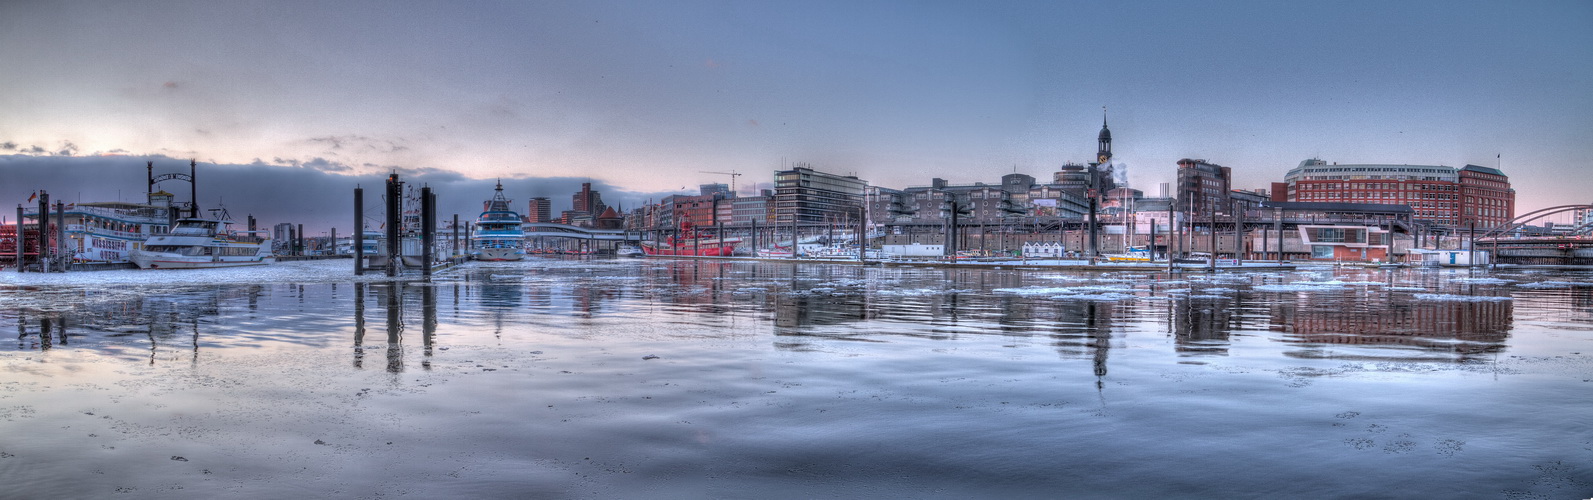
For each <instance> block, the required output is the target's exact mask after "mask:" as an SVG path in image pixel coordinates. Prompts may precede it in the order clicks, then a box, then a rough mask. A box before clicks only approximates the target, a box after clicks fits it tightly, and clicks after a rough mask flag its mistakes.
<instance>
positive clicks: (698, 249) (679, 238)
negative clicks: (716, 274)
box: [642, 222, 741, 257]
mask: <svg viewBox="0 0 1593 500" xmlns="http://www.w3.org/2000/svg"><path fill="white" fill-rule="evenodd" d="M740 243H741V238H720V237H717V236H708V235H705V234H701V233H698V232H697V231H696V230H695V229H693V228H692V225H691V222H686V223H683V224H681V231H680V234H679V235H676V236H671V237H669V239H666V240H664V241H663V242H662V243H659V244H653V243H651V242H645V241H644V242H642V252H643V253H646V254H647V255H648V256H689V257H729V256H730V254H731V252H734V251H735V250H736V245H737V244H740Z"/></svg>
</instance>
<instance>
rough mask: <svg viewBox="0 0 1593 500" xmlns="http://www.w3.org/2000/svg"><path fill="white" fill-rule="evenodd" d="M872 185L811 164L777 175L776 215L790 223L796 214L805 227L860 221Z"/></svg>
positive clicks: (775, 174)
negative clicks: (866, 194) (818, 168)
mask: <svg viewBox="0 0 1593 500" xmlns="http://www.w3.org/2000/svg"><path fill="white" fill-rule="evenodd" d="M867 186H868V182H867V181H864V180H861V179H858V178H857V177H856V176H850V175H848V176H841V175H835V174H828V173H824V172H820V171H817V170H813V168H812V167H809V166H807V165H801V166H797V167H795V168H792V169H791V170H780V171H776V172H775V173H774V204H775V206H774V215H775V220H776V221H781V222H789V221H790V220H791V217H792V216H793V215H795V216H796V218H797V221H798V222H799V223H803V224H822V223H827V222H833V221H840V220H846V219H847V218H851V219H853V220H856V218H857V217H858V215H859V214H858V211H859V210H860V208H861V207H862V205H863V190H864V188H865V187H867Z"/></svg>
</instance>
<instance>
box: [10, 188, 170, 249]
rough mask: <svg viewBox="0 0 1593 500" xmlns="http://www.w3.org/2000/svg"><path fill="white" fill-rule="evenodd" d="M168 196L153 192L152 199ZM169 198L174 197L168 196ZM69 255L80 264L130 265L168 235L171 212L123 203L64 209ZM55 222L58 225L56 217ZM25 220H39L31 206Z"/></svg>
mask: <svg viewBox="0 0 1593 500" xmlns="http://www.w3.org/2000/svg"><path fill="white" fill-rule="evenodd" d="M160 194H166V193H152V194H151V197H152V198H155V197H156V196H157V195H160ZM166 196H168V197H169V196H170V195H169V194H166ZM64 208H65V213H64V214H63V215H64V217H63V218H64V219H65V221H66V225H65V228H66V231H65V233H66V238H67V240H66V241H67V243H68V245H67V247H66V253H67V254H68V255H70V256H71V259H72V262H74V263H80V264H127V263H129V262H131V260H129V258H128V257H129V256H130V255H131V253H132V251H133V250H136V249H138V248H139V247H140V246H142V245H143V244H144V241H145V240H146V239H148V238H149V237H150V236H152V235H157V234H162V233H164V232H166V230H167V228H168V227H169V225H170V223H171V221H170V219H169V216H168V215H167V213H168V211H169V210H171V208H170V207H169V206H166V205H155V204H148V205H146V204H141V203H130V202H120V201H109V202H86V203H72V204H67V205H65V206H64ZM50 216H51V217H52V219H51V223H52V224H54V217H55V215H54V214H53V213H52V214H50ZM23 217H27V218H32V219H34V220H38V217H39V211H38V209H37V208H32V207H30V208H29V209H27V210H26V211H25V212H24V213H23Z"/></svg>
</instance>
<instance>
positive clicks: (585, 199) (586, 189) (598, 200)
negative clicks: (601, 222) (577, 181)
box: [570, 182, 607, 216]
mask: <svg viewBox="0 0 1593 500" xmlns="http://www.w3.org/2000/svg"><path fill="white" fill-rule="evenodd" d="M606 206H607V205H604V204H603V195H602V194H601V193H599V192H597V191H593V190H592V183H590V182H583V183H581V191H580V192H577V193H575V196H573V197H572V199H571V203H570V210H571V211H574V212H586V213H588V214H592V215H593V216H596V215H597V214H599V213H602V212H603V208H605V207H606Z"/></svg>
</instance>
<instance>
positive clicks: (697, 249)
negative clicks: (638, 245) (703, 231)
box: [642, 242, 736, 257]
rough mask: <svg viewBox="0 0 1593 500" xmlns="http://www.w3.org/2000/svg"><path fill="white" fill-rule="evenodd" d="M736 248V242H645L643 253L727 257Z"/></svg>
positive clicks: (663, 255) (668, 255) (667, 255)
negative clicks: (678, 243)
mask: <svg viewBox="0 0 1593 500" xmlns="http://www.w3.org/2000/svg"><path fill="white" fill-rule="evenodd" d="M735 250H736V243H735V242H725V243H717V242H716V243H712V244H702V245H691V244H690V243H687V244H685V245H680V246H672V245H652V244H647V243H643V244H642V253H645V254H647V255H649V256H657V257H680V256H684V257H727V256H729V255H730V254H731V253H732V252H734V251H735Z"/></svg>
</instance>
